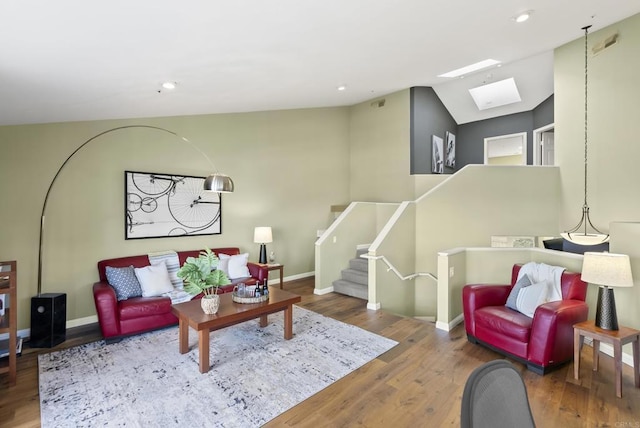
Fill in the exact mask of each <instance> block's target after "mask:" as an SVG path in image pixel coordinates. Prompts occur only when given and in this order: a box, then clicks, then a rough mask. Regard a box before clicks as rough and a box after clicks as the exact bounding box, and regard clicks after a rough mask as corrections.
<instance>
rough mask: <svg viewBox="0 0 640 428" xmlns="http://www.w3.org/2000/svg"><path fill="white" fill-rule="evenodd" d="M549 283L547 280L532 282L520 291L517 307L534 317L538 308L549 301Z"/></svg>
mask: <svg viewBox="0 0 640 428" xmlns="http://www.w3.org/2000/svg"><path fill="white" fill-rule="evenodd" d="M549 293H550V290H549V283H548V282H547V281H542V282H538V283H536V284H532V285H531V286H529V287H526V288H523V289H522V290H520V293H518V298H517V300H516V307H517V308H518V311H519V312H521V313H523V314H524V315H526V316H528V317H530V318H533V314H535V312H536V308H537V307H538V306H540V305H542V304H543V303H547V302H548V301H549Z"/></svg>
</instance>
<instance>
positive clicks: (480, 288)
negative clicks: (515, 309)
mask: <svg viewBox="0 0 640 428" xmlns="http://www.w3.org/2000/svg"><path fill="white" fill-rule="evenodd" d="M510 292H511V286H510V285H499V284H468V285H465V286H464V288H463V289H462V307H463V311H464V326H465V330H466V331H467V334H469V335H471V336H475V335H476V328H475V320H474V317H473V314H474V312H475V311H476V310H478V309H480V308H484V307H485V306H504V304H505V303H506V302H507V297H509V293H510Z"/></svg>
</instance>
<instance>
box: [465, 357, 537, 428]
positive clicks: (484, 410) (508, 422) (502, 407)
mask: <svg viewBox="0 0 640 428" xmlns="http://www.w3.org/2000/svg"><path fill="white" fill-rule="evenodd" d="M460 426H461V427H462V428H502V427H504V428H513V427H518V428H528V427H535V422H534V420H533V414H532V413H531V407H530V406H529V397H528V395H527V388H526V386H525V384H524V381H523V380H522V376H520V373H518V371H517V370H516V369H515V367H514V366H513V364H511V363H510V362H508V361H506V360H495V361H489V362H488V363H485V364H483V365H481V366H480V367H478V368H476V369H475V370H474V371H473V372H472V373H471V375H470V376H469V379H467V383H466V384H465V387H464V392H463V393H462V407H461V412H460Z"/></svg>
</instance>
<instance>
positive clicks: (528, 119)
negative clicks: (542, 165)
mask: <svg viewBox="0 0 640 428" xmlns="http://www.w3.org/2000/svg"><path fill="white" fill-rule="evenodd" d="M553 101H554V100H553V95H551V96H550V97H549V98H547V99H546V100H544V101H543V102H542V103H540V104H539V105H538V106H537V107H536V108H535V109H533V110H531V111H525V112H522V113H515V114H510V115H507V116H500V117H495V118H492V119H486V120H479V121H477V122H469V123H465V124H462V125H458V135H457V138H456V145H457V155H456V167H457V168H462V167H463V166H464V165H468V164H483V163H484V139H485V138H487V137H496V136H500V135H508V134H516V133H519V132H526V133H527V165H531V164H532V163H533V130H534V129H538V128H540V127H542V126H545V125H549V124H551V123H554V119H553V116H554V107H553Z"/></svg>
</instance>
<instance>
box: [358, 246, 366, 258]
mask: <svg viewBox="0 0 640 428" xmlns="http://www.w3.org/2000/svg"><path fill="white" fill-rule="evenodd" d="M368 252H369V249H368V248H357V249H356V257H360V256H361V255H363V254H367V253H368Z"/></svg>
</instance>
